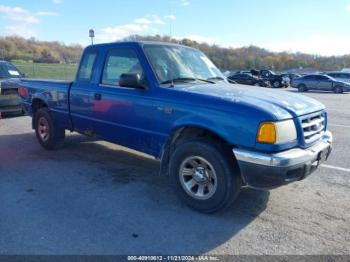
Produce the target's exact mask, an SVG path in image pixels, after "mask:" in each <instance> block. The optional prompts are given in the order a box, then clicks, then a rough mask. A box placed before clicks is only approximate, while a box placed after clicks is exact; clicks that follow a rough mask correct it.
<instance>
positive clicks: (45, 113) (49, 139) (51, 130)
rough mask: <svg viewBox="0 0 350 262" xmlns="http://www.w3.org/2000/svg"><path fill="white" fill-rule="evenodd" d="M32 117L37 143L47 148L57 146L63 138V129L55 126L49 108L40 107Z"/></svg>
mask: <svg viewBox="0 0 350 262" xmlns="http://www.w3.org/2000/svg"><path fill="white" fill-rule="evenodd" d="M34 117H35V119H34V128H35V133H36V137H37V139H38V141H39V143H40V144H41V145H42V146H43V147H44V148H45V149H47V150H52V149H55V148H57V147H59V146H60V145H61V144H62V142H63V140H64V138H65V130H64V129H61V128H57V127H56V126H55V124H54V122H53V121H52V118H51V116H50V113H49V110H48V109H47V108H46V107H43V108H40V109H38V111H37V112H36V113H35V116H34Z"/></svg>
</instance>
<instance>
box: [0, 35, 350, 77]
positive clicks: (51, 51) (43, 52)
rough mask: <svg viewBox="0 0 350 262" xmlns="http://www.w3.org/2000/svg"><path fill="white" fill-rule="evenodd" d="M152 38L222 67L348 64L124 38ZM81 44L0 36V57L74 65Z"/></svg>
mask: <svg viewBox="0 0 350 262" xmlns="http://www.w3.org/2000/svg"><path fill="white" fill-rule="evenodd" d="M130 39H133V40H135V39H136V40H154V41H165V42H174V43H175V42H176V43H180V44H184V45H188V46H192V47H196V48H199V49H200V50H202V51H203V52H204V53H206V54H207V55H208V56H209V57H210V58H211V59H212V60H213V61H214V63H215V64H216V65H217V66H218V67H220V68H221V69H222V70H243V69H251V68H257V69H260V68H269V69H274V70H277V71H281V70H288V69H292V68H308V67H311V68H315V69H318V70H320V71H327V70H339V69H342V68H344V67H350V55H345V56H339V57H322V56H314V55H309V54H301V53H287V52H283V53H274V52H270V51H268V50H266V49H262V48H259V47H256V46H249V47H242V48H224V47H220V46H217V45H208V44H205V43H198V42H195V41H192V40H189V39H182V40H176V39H172V38H170V37H167V36H159V35H156V36H138V35H135V36H131V37H129V38H127V39H126V40H130ZM82 50H83V48H82V46H80V45H72V46H67V45H64V44H62V43H60V42H45V41H38V40H35V39H24V38H20V37H0V58H4V59H6V60H9V61H12V60H23V61H27V62H28V61H30V62H32V61H34V62H36V63H61V64H75V63H77V62H78V61H79V58H80V55H81V53H82Z"/></svg>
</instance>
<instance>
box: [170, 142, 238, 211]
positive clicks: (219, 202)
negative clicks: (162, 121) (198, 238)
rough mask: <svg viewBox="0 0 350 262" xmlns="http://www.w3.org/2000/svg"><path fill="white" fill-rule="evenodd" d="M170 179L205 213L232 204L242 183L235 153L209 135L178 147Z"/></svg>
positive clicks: (177, 190) (180, 194)
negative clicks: (215, 141)
mask: <svg viewBox="0 0 350 262" xmlns="http://www.w3.org/2000/svg"><path fill="white" fill-rule="evenodd" d="M170 179H171V182H172V185H173V186H174V189H175V191H176V193H177V194H178V196H179V197H180V199H181V200H183V201H184V202H185V203H186V204H187V205H188V206H190V207H191V208H193V209H195V210H197V211H200V212H204V213H213V212H216V211H219V210H221V209H224V208H226V207H229V206H230V205H231V204H232V203H233V201H234V200H235V199H236V198H237V196H238V194H239V192H240V188H241V184H242V182H241V177H240V174H239V170H238V168H237V164H236V163H235V161H234V159H233V155H229V154H228V153H227V152H226V150H224V149H223V148H221V147H219V146H218V145H217V144H215V143H213V142H212V141H210V140H209V139H197V140H193V141H189V142H185V143H183V144H181V145H179V146H178V147H177V148H176V150H175V152H174V153H173V154H172V156H171V160H170Z"/></svg>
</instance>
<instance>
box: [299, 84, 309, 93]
mask: <svg viewBox="0 0 350 262" xmlns="http://www.w3.org/2000/svg"><path fill="white" fill-rule="evenodd" d="M298 91H299V92H307V87H306V85H304V84H300V85H298Z"/></svg>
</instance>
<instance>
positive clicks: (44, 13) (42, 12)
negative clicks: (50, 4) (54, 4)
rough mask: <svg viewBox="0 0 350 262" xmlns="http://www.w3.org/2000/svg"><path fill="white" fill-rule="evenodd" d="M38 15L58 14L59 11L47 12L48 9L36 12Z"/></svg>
mask: <svg viewBox="0 0 350 262" xmlns="http://www.w3.org/2000/svg"><path fill="white" fill-rule="evenodd" d="M36 15H38V16H59V15H60V14H59V13H56V12H48V11H39V12H37V13H36Z"/></svg>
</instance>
